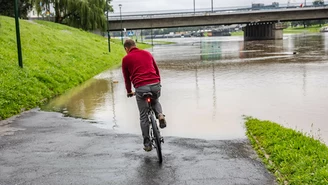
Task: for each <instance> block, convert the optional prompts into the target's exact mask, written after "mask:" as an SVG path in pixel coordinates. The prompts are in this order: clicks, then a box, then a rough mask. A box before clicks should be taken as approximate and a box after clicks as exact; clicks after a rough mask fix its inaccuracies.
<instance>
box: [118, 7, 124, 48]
mask: <svg viewBox="0 0 328 185" xmlns="http://www.w3.org/2000/svg"><path fill="white" fill-rule="evenodd" d="M118 6H119V7H120V19H121V41H122V45H123V28H122V11H121V8H122V4H119V5H118Z"/></svg>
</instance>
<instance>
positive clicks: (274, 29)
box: [243, 22, 284, 41]
mask: <svg viewBox="0 0 328 185" xmlns="http://www.w3.org/2000/svg"><path fill="white" fill-rule="evenodd" d="M283 29H284V28H283V25H282V23H272V22H263V23H253V24H248V25H247V26H246V27H244V28H243V31H244V40H245V41H250V40H281V39H282V38H283V32H282V31H283Z"/></svg>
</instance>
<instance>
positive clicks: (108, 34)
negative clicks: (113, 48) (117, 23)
mask: <svg viewBox="0 0 328 185" xmlns="http://www.w3.org/2000/svg"><path fill="white" fill-rule="evenodd" d="M106 7H107V38H108V52H110V33H109V21H108V12H109V5H108V0H106Z"/></svg>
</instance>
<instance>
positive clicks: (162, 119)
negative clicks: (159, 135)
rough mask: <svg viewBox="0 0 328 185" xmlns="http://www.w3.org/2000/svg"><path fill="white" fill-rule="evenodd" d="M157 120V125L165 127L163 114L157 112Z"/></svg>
mask: <svg viewBox="0 0 328 185" xmlns="http://www.w3.org/2000/svg"><path fill="white" fill-rule="evenodd" d="M158 120H159V127H160V128H165V127H166V121H165V116H164V114H158Z"/></svg>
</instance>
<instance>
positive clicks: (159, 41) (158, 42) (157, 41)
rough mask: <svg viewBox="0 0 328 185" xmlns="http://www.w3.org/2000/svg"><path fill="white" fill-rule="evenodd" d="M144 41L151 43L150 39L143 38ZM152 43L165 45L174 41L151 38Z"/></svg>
mask: <svg viewBox="0 0 328 185" xmlns="http://www.w3.org/2000/svg"><path fill="white" fill-rule="evenodd" d="M144 42H145V43H148V44H151V40H145V41H144ZM153 43H154V44H162V45H167V44H175V42H170V41H163V40H156V39H154V40H153Z"/></svg>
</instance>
